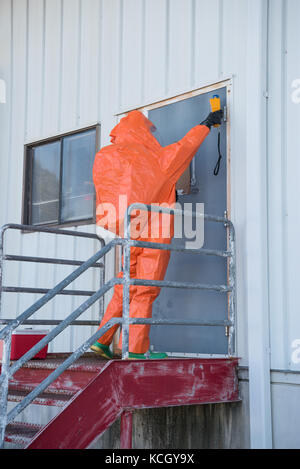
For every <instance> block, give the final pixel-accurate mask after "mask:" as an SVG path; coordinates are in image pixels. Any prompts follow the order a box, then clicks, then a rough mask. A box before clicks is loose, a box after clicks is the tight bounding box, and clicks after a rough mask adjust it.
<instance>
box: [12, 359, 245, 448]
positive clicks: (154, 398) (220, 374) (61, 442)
mask: <svg viewBox="0 0 300 469" xmlns="http://www.w3.org/2000/svg"><path fill="white" fill-rule="evenodd" d="M60 361H61V359H59V360H58V359H52V361H51V360H47V361H46V362H45V361H44V363H43V361H32V362H30V363H29V364H28V365H27V366H26V367H24V368H22V369H21V370H19V371H18V372H17V373H16V374H15V376H14V378H13V380H12V382H11V386H10V400H19V399H21V396H22V395H24V394H25V393H26V392H30V390H31V389H32V388H33V387H35V386H36V385H37V384H38V383H39V382H40V381H42V379H44V378H45V377H46V376H47V375H48V374H50V373H51V371H52V370H53V368H56V367H57V366H58V364H59V362H60ZM237 365H238V359H223V358H222V359H167V360H135V361H132V360H111V361H103V360H101V359H99V358H98V357H86V358H82V359H80V360H78V361H77V362H76V364H74V365H73V366H72V367H70V369H69V370H67V371H66V372H64V373H63V374H62V375H61V377H60V378H59V379H58V380H56V381H55V382H54V383H52V385H51V386H49V388H47V390H46V391H45V392H44V393H43V395H41V396H40V397H39V398H38V399H37V400H36V402H35V403H36V404H44V405H60V406H62V410H61V412H60V413H59V414H58V415H57V416H56V417H55V418H54V419H53V420H52V421H50V422H49V423H48V424H47V425H46V426H45V427H43V428H35V429H34V431H35V432H37V433H36V434H35V435H34V432H33V430H32V428H30V429H28V425H27V426H25V427H24V428H23V432H24V433H25V435H28V434H29V436H27V444H26V448H28V449H56V448H58V449H84V448H87V447H88V446H89V445H90V444H91V443H92V442H93V441H94V439H95V438H96V437H97V436H99V435H101V434H102V433H103V432H104V431H105V430H106V429H107V428H109V426H110V425H111V424H112V423H113V422H114V421H115V420H116V419H118V418H119V417H122V424H121V431H122V429H123V431H124V434H123V435H121V443H122V442H123V445H125V446H126V447H130V446H129V441H130V432H131V427H132V422H131V421H130V412H129V413H128V411H130V410H135V409H143V408H157V407H171V406H183V405H198V404H207V403H210V404H211V403H221V402H222V403H224V402H236V401H238V400H239V394H238V379H237ZM18 393H19V395H18ZM14 425H19V429H18V430H19V432H21V433H22V428H20V425H21V424H20V423H16V424H12V425H11V426H9V428H8V432H7V439H8V441H13V436H12V435H13V426H14ZM126 432H127V433H126ZM24 441H26V438H24Z"/></svg>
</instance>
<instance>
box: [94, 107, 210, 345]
mask: <svg viewBox="0 0 300 469" xmlns="http://www.w3.org/2000/svg"><path fill="white" fill-rule="evenodd" d="M153 127H154V126H153V124H152V123H151V122H150V121H149V120H148V119H147V118H146V117H145V116H144V115H143V114H142V113H141V112H139V111H132V112H130V113H129V114H128V115H127V116H126V117H124V118H123V119H121V121H120V123H119V124H118V125H116V127H114V129H113V130H112V132H111V134H110V136H111V142H112V144H111V145H108V146H106V147H104V148H102V149H101V150H100V151H99V152H98V153H97V154H96V157H95V162H94V168H93V179H94V184H95V189H96V204H97V210H96V223H97V225H99V226H102V227H103V228H105V229H108V230H109V231H112V232H114V233H116V234H117V235H118V236H121V237H122V236H123V233H124V231H123V230H124V215H125V212H126V208H127V207H128V206H129V205H131V204H132V203H136V202H138V203H143V204H146V205H151V204H156V205H157V204H168V205H169V206H172V204H174V203H175V184H176V182H177V181H178V179H179V178H180V176H181V175H182V174H183V173H184V171H185V170H186V168H187V167H188V166H189V164H190V162H191V161H192V159H193V157H194V155H195V154H196V152H197V150H198V149H199V147H200V145H201V144H202V142H203V140H204V139H205V138H206V136H207V135H208V134H209V128H208V127H206V126H203V125H197V126H196V127H194V128H192V129H191V130H190V131H189V132H188V133H187V134H186V135H185V136H184V137H183V138H182V139H181V140H180V141H178V142H176V143H173V144H171V145H168V146H167V147H162V146H161V145H160V144H159V143H158V141H157V140H156V139H155V137H154V136H153V134H152V132H151V129H152V128H153ZM120 196H121V203H120ZM111 207H112V209H111ZM140 215H141V213H140ZM135 216H136V217H137V214H135ZM162 217H163V220H162ZM137 219H138V220H140V222H139V223H137V226H138V225H140V231H139V232H138V235H137V236H134V238H135V239H138V240H140V241H151V242H157V243H168V244H169V243H170V242H171V239H172V237H173V234H174V227H173V217H172V216H170V215H162V214H160V215H158V216H157V215H156V216H155V217H152V218H151V216H150V214H146V215H145V213H144V216H141V217H140V218H137ZM166 220H167V222H166ZM166 223H167V225H169V230H164V229H163V227H165V225H166ZM154 225H157V226H154ZM169 259H170V251H162V250H158V249H157V250H156V249H148V248H137V247H134V248H131V262H130V276H131V277H132V278H139V279H147V280H163V278H164V276H165V273H166V270H167V267H168V263H169ZM122 275H123V273H122V272H120V273H119V274H118V276H119V277H122ZM122 290H123V286H122V285H116V286H115V288H114V295H113V297H112V299H111V301H110V303H109V305H108V307H107V309H106V312H105V315H104V317H103V319H102V321H101V324H100V326H99V328H101V327H102V326H104V324H106V322H107V321H109V320H110V319H111V318H113V317H121V316H122V296H123V295H122ZM159 292H160V288H158V287H146V286H131V287H130V316H131V317H137V318H151V315H152V303H153V301H154V300H155V298H156V297H157V296H158V295H159ZM117 328H118V326H115V327H113V328H111V329H110V330H109V331H108V332H106V333H105V334H104V335H103V336H102V337H101V338H100V339H99V343H101V344H104V345H109V344H110V343H111V341H112V338H113V335H114V333H115V332H116V330H117ZM149 329H150V326H147V325H131V326H130V331H129V351H130V352H132V353H145V352H147V350H148V349H149ZM119 348H121V338H120V343H119Z"/></svg>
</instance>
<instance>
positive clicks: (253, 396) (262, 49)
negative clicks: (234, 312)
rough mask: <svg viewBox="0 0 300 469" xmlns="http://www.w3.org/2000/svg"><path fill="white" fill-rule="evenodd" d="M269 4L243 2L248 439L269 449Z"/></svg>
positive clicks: (253, 0) (263, 0)
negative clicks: (245, 11) (245, 13)
mask: <svg viewBox="0 0 300 469" xmlns="http://www.w3.org/2000/svg"><path fill="white" fill-rule="evenodd" d="M267 21H268V1H267V0H248V31H247V73H248V77H249V78H250V77H251V81H249V82H248V84H247V91H246V101H247V103H246V104H247V119H246V126H247V134H246V144H247V148H246V152H247V160H246V165H247V202H246V203H247V205H246V211H247V235H246V255H247V316H248V350H249V394H250V438H251V447H252V448H257V449H258V448H265V449H267V448H272V414H271V386H270V348H269V345H270V344H269V329H270V328H269V312H268V277H267V275H268V272H267V264H268V259H267V225H266V219H267V217H266V215H267V193H266V182H267V175H266V172H267V162H266V157H267V155H266V129H265V123H266V102H265V97H264V92H265V90H266V79H267V73H266V67H267V48H266V46H267V37H266V33H267Z"/></svg>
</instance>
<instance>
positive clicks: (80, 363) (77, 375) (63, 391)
mask: <svg viewBox="0 0 300 469" xmlns="http://www.w3.org/2000/svg"><path fill="white" fill-rule="evenodd" d="M69 355H70V354H49V355H48V356H47V358H46V359H45V360H30V361H29V362H27V363H26V364H25V365H24V366H23V367H22V368H20V369H19V370H18V371H17V372H16V373H15V374H14V376H13V377H12V379H11V380H10V399H12V400H18V396H20V393H24V395H26V394H28V393H29V392H30V391H32V390H33V389H34V388H35V387H36V386H38V384H40V383H41V382H42V381H43V380H44V379H45V378H47V377H48V376H49V375H50V374H51V373H52V372H53V371H54V370H55V369H56V368H57V367H58V366H59V365H61V363H62V362H63V361H64V360H65V359H66V358H67V357H68V356H69ZM106 364H107V361H106V360H103V359H101V358H100V357H99V356H95V354H89V353H88V354H86V355H84V356H83V357H81V358H79V359H78V360H77V361H76V362H75V363H74V364H73V365H72V366H71V367H69V368H68V369H67V370H65V371H64V372H63V373H62V375H61V376H59V378H58V379H56V380H55V381H54V382H53V383H52V384H51V385H50V386H49V387H48V388H47V389H46V390H45V392H44V393H43V394H44V395H43V396H41V399H38V400H39V402H37V403H40V404H44V401H45V404H46V405H51V404H48V403H47V402H46V401H47V400H49V401H53V404H52V405H57V402H55V403H54V401H60V402H61V403H62V402H66V400H68V399H70V398H71V397H73V396H74V395H75V394H76V393H77V392H78V391H80V390H82V389H83V388H84V387H85V386H86V385H87V384H88V383H89V382H90V381H91V380H92V379H93V378H94V377H95V376H97V374H98V373H99V371H101V370H102V369H103V367H105V366H106Z"/></svg>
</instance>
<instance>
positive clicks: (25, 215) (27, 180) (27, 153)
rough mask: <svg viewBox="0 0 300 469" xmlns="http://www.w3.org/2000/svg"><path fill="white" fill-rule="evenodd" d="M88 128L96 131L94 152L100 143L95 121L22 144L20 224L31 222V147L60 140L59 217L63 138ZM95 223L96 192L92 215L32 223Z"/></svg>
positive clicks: (59, 224) (98, 130)
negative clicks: (82, 217) (77, 218)
mask: <svg viewBox="0 0 300 469" xmlns="http://www.w3.org/2000/svg"><path fill="white" fill-rule="evenodd" d="M89 130H95V131H96V138H95V141H96V144H95V154H96V152H97V149H98V148H99V144H100V124H99V123H96V124H93V125H89V126H87V127H82V128H80V129H76V130H71V131H68V132H64V133H61V134H56V135H53V136H51V137H47V138H43V139H40V140H35V141H33V142H28V143H25V144H24V157H23V187H22V221H21V223H22V225H28V226H30V223H29V222H31V207H32V203H31V201H32V157H31V156H32V149H33V147H37V146H41V145H46V144H49V143H54V142H58V141H60V143H61V147H60V178H59V201H58V203H59V217H60V216H61V202H62V198H61V195H62V150H63V144H62V142H63V139H64V138H65V137H69V136H70V135H76V134H80V133H82V132H86V131H89ZM95 223H96V194H94V200H93V217H92V218H86V219H84V220H82V219H81V220H72V221H67V222H62V221H61V220H60V219H59V220H58V222H54V223H40V224H38V225H34V226H36V227H39V226H44V227H47V226H49V227H55V228H66V227H72V226H82V225H91V224H95Z"/></svg>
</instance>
